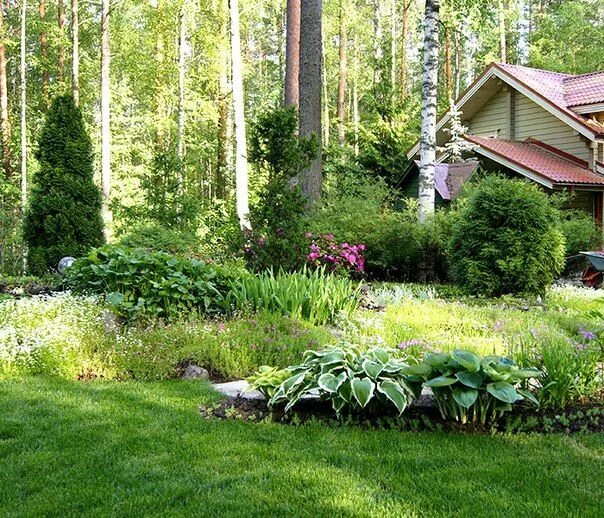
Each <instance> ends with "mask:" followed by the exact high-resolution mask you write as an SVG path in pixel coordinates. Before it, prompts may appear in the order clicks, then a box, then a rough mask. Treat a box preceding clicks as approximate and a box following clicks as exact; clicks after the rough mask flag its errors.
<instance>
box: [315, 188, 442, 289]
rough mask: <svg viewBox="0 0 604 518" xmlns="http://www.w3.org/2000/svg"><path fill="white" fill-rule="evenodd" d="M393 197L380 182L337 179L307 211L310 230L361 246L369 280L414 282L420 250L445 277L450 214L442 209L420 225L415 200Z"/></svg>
mask: <svg viewBox="0 0 604 518" xmlns="http://www.w3.org/2000/svg"><path fill="white" fill-rule="evenodd" d="M393 202H394V195H393V194H392V192H391V191H390V190H389V189H388V188H387V186H386V185H385V184H384V182H383V181H381V180H377V181H376V180H368V179H361V180H358V179H351V178H347V179H340V180H339V181H338V182H337V183H335V184H334V185H333V186H331V187H330V188H329V189H328V190H327V192H326V194H325V196H324V199H323V202H322V204H321V206H320V207H319V208H318V209H317V210H316V211H315V212H314V213H313V214H312V217H311V220H310V223H309V230H311V231H312V232H313V233H316V234H333V235H334V236H335V239H336V240H337V241H338V242H348V243H362V244H364V245H365V246H366V249H365V250H364V252H363V256H364V257H365V271H366V273H367V276H368V277H369V278H371V279H379V280H407V281H408V280H417V278H418V275H419V264H420V261H421V260H422V256H423V254H431V257H432V258H433V261H432V262H433V264H434V266H435V267H436V272H437V274H439V276H441V277H442V276H444V267H443V265H444V249H445V248H446V242H447V236H448V231H447V227H448V221H449V216H448V214H447V213H445V212H442V213H441V212H439V213H437V215H436V217H435V218H434V219H433V220H432V221H430V222H428V223H427V224H425V225H420V224H419V223H418V221H417V203H416V202H415V200H408V203H407V205H406V208H405V209H404V210H403V211H397V210H395V209H394V208H393Z"/></svg>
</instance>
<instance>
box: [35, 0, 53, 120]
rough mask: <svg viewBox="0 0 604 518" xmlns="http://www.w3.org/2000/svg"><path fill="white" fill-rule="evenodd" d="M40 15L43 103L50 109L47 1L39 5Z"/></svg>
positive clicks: (41, 0)
mask: <svg viewBox="0 0 604 518" xmlns="http://www.w3.org/2000/svg"><path fill="white" fill-rule="evenodd" d="M38 13H39V14H40V27H41V29H40V61H41V62H42V101H43V103H44V107H45V108H46V109H48V107H49V105H50V98H49V95H48V85H49V83H50V78H49V75H48V35H47V34H46V0H40V2H39V3H38Z"/></svg>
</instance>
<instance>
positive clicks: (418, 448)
mask: <svg viewBox="0 0 604 518" xmlns="http://www.w3.org/2000/svg"><path fill="white" fill-rule="evenodd" d="M216 397H217V396H216V394H215V393H214V392H212V391H211V390H210V389H209V388H208V387H207V386H205V385H202V384H198V383H194V382H182V381H174V382H166V381H164V382H155V383H140V382H139V383H133V382H125V383H115V382H90V383H77V382H73V381H67V380H60V379H50V378H45V377H37V378H22V379H12V380H5V381H3V382H0V515H2V516H76V515H77V516H80V515H93V516H370V515H371V516H451V515H459V516H469V515H472V516H475V517H478V516H489V517H492V516H506V517H509V516H555V515H559V516H570V515H573V516H582V517H586V516H601V512H602V501H604V487H603V485H602V473H603V468H604V462H603V459H604V437H603V436H602V435H590V436H573V437H566V436H538V435H534V436H524V435H517V436H468V435H461V434H453V435H446V434H442V433H421V434H415V433H401V432H397V431H394V430H383V431H379V430H363V429H360V428H347V427H342V428H327V427H325V426H324V425H319V424H310V425H305V426H301V427H292V426H284V425H277V424H272V423H253V422H238V421H228V422H227V421H208V420H204V419H202V418H201V416H200V414H199V413H198V410H197V407H198V405H199V404H202V403H208V402H211V401H212V400H214V399H215V398H216Z"/></svg>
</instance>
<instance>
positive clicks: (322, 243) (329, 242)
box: [306, 232, 365, 273]
mask: <svg viewBox="0 0 604 518" xmlns="http://www.w3.org/2000/svg"><path fill="white" fill-rule="evenodd" d="M306 238H307V239H309V240H310V247H309V249H310V253H309V254H308V255H307V256H306V260H307V262H309V263H311V264H314V265H315V266H326V267H327V269H328V270H330V271H332V272H336V271H347V272H361V273H362V272H363V271H364V270H365V258H364V257H363V254H362V252H363V250H365V245H362V244H356V245H350V244H348V243H336V242H335V240H334V235H333V234H321V235H318V236H314V235H313V234H312V233H310V232H307V233H306Z"/></svg>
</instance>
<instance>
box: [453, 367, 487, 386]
mask: <svg viewBox="0 0 604 518" xmlns="http://www.w3.org/2000/svg"><path fill="white" fill-rule="evenodd" d="M455 377H456V378H457V379H458V380H459V381H460V382H461V383H463V384H464V385H465V386H466V387H472V388H475V389H477V388H479V387H480V385H482V376H481V375H480V373H478V372H466V371H462V372H458V373H457V374H455Z"/></svg>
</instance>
